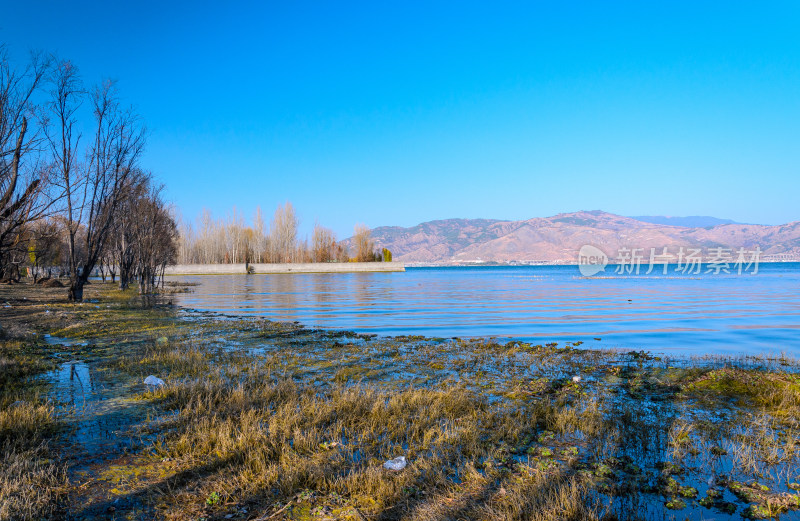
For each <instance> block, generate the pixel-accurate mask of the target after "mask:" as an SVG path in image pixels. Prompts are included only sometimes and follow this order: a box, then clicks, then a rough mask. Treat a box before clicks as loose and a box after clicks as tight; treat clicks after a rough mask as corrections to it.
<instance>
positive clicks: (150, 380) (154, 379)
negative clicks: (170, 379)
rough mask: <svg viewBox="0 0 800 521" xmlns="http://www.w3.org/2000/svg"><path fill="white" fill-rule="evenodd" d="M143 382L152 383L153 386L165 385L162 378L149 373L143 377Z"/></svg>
mask: <svg viewBox="0 0 800 521" xmlns="http://www.w3.org/2000/svg"><path fill="white" fill-rule="evenodd" d="M144 384H145V385H152V386H153V387H161V386H162V385H167V384H165V383H164V380H162V379H161V378H158V377H156V376H153V375H150V376H148V377H147V378H145V379H144Z"/></svg>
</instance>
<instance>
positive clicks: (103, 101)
mask: <svg viewBox="0 0 800 521" xmlns="http://www.w3.org/2000/svg"><path fill="white" fill-rule="evenodd" d="M52 85H53V87H52V92H51V101H50V103H49V109H50V110H49V116H50V117H51V118H52V119H50V118H48V119H47V121H46V125H45V129H46V132H45V134H46V137H47V142H48V144H49V147H50V150H51V152H52V154H53V158H54V160H55V165H56V167H57V169H58V176H57V177H58V184H59V186H60V187H61V189H62V190H63V193H64V200H65V208H64V215H65V221H66V228H67V236H68V247H69V277H70V288H69V298H70V300H72V301H75V302H79V301H81V300H82V299H83V286H84V284H86V281H87V280H88V278H89V276H90V275H91V272H92V270H93V269H94V268H95V266H96V265H97V263H98V261H99V259H100V257H101V255H102V254H103V252H104V250H105V246H106V241H107V240H108V236H109V231H110V229H111V226H112V224H113V217H114V212H115V211H116V209H117V206H118V204H119V202H120V200H121V199H122V197H123V192H124V188H125V186H126V181H127V179H128V177H129V176H130V175H131V173H132V172H134V171H135V170H136V167H137V165H138V161H139V158H140V156H141V153H142V150H143V148H144V142H145V131H144V128H143V126H142V125H141V123H140V120H139V117H138V116H137V115H136V114H135V113H134V112H133V111H132V110H130V109H124V108H122V107H121V106H120V102H119V99H118V98H117V93H116V88H115V85H114V83H113V82H110V81H106V82H104V83H103V84H102V85H100V86H99V87H97V88H95V89H94V90H93V91H92V92H91V93H90V94H88V95H87V93H86V92H85V91H84V89H83V87H82V83H81V80H80V77H79V75H78V70H77V68H76V67H75V66H74V65H72V64H71V63H70V62H68V61H63V62H60V63H58V64H57V66H56V67H55V73H54V75H53V80H52ZM87 98H88V100H89V102H90V104H91V109H92V113H93V116H94V127H95V128H94V135H93V136H92V140H91V142H90V143H89V144H88V150H87V152H86V158H85V161H84V162H83V163H81V162H80V161H79V158H78V155H79V150H80V149H79V145H80V140H81V133H80V130H79V128H78V117H77V111H78V109H79V108H80V106H81V104H82V103H83V102H84V101H85V100H86V99H87ZM81 229H83V230H84V233H82V234H79V233H78V232H79V230H81ZM79 238H81V239H82V240H83V241H85V242H84V248H83V249H84V251H85V256H83V257H79V252H80V250H81V248H80V247H79V246H78V245H77V244H76V241H77V240H78V239H79Z"/></svg>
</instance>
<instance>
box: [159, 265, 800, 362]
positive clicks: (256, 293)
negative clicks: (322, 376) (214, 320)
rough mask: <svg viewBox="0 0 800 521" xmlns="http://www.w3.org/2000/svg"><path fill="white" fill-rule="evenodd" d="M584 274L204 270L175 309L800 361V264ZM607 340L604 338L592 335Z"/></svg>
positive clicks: (382, 330) (548, 269)
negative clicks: (780, 355) (754, 270)
mask: <svg viewBox="0 0 800 521" xmlns="http://www.w3.org/2000/svg"><path fill="white" fill-rule="evenodd" d="M612 270H613V267H609V269H608V270H607V275H605V276H604V277H602V278H589V279H587V278H582V277H581V276H580V274H579V273H578V269H577V268H576V267H575V266H525V267H467V268H408V269H407V271H406V272H405V273H346V274H341V273H328V274H292V275H207V276H183V277H170V279H172V280H175V279H178V280H182V281H187V282H196V283H199V285H198V286H195V287H194V288H192V289H193V292H192V293H188V294H178V295H176V298H177V301H178V303H179V304H180V305H183V306H186V307H190V308H195V309H203V310H212V311H219V312H223V313H227V314H236V315H258V316H263V317H266V318H269V319H272V320H289V321H294V320H296V321H299V322H302V323H303V324H305V325H307V326H311V327H329V328H341V329H352V330H355V331H359V332H368V333H377V334H380V335H399V334H420V335H426V336H434V337H452V336H462V337H475V336H480V337H484V336H498V337H511V338H518V339H526V340H532V341H535V342H537V343H544V342H550V341H556V342H563V341H577V340H580V341H583V342H584V345H585V346H593V347H620V348H624V349H649V350H653V351H664V352H666V351H670V352H675V351H678V352H682V353H685V354H700V355H702V354H709V353H763V352H776V353H777V352H786V353H788V354H790V355H793V356H800V340H798V338H800V263H779V264H762V265H761V266H759V272H758V274H756V275H751V274H743V275H735V274H731V275H725V274H720V275H714V274H702V275H680V274H679V275H672V276H663V275H660V274H656V273H654V274H651V275H647V276H644V275H643V276H638V277H637V276H626V277H623V276H615V275H614V274H613V271H612ZM597 338H600V339H601V340H599V341H598V340H597Z"/></svg>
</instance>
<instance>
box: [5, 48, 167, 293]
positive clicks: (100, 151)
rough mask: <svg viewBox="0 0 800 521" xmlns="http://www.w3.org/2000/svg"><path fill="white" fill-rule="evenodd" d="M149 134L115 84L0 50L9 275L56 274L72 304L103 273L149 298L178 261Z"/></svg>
mask: <svg viewBox="0 0 800 521" xmlns="http://www.w3.org/2000/svg"><path fill="white" fill-rule="evenodd" d="M145 137H146V131H145V127H144V125H143V124H142V121H141V118H140V117H139V116H138V114H136V113H135V112H134V111H133V109H132V108H130V107H126V106H124V105H123V104H122V103H121V101H120V98H119V96H118V93H117V88H116V85H115V83H114V82H112V81H104V82H102V83H101V84H100V85H97V86H95V87H91V88H87V87H86V86H85V85H84V83H83V81H82V79H81V77H80V74H79V71H78V69H77V67H76V66H75V65H73V64H72V63H71V62H69V61H65V60H59V59H57V58H55V57H53V56H49V55H44V54H34V55H32V56H31V58H30V60H29V61H28V63H27V65H26V66H24V67H23V68H16V67H14V65H13V64H12V63H11V60H10V58H9V54H8V51H7V49H6V48H5V47H2V46H0V275H2V277H3V278H12V279H13V278H18V277H19V273H20V269H21V268H22V267H25V266H32V267H33V268H34V269H35V270H38V269H40V268H43V267H45V266H46V267H48V268H50V269H52V268H53V267H54V266H57V267H58V269H59V270H60V271H64V272H66V274H67V275H68V276H69V280H70V283H69V297H70V299H71V300H73V301H80V300H82V298H83V287H84V285H85V284H86V282H87V280H88V278H89V276H90V275H91V274H92V272H93V271H94V270H95V268H96V267H98V266H99V265H103V264H105V265H107V266H113V267H114V270H118V271H119V278H120V284H121V285H122V286H123V287H125V286H127V285H128V284H129V283H130V282H131V281H132V280H134V279H137V280H138V282H139V284H140V290H141V291H150V290H151V289H152V286H153V284H154V282H155V279H156V277H157V276H158V274H159V272H160V273H163V269H164V267H165V266H166V265H167V264H168V263H170V262H174V261H175V260H176V253H177V251H176V240H177V226H176V224H175V221H174V220H173V219H172V217H171V216H170V213H169V211H168V208H167V205H166V204H165V202H164V201H163V199H162V198H161V188H160V187H158V186H157V185H155V184H154V183H153V181H152V179H151V176H150V175H149V174H148V173H146V172H144V171H143V170H142V169H141V167H140V164H139V162H140V159H141V155H142V152H143V150H144V146H145Z"/></svg>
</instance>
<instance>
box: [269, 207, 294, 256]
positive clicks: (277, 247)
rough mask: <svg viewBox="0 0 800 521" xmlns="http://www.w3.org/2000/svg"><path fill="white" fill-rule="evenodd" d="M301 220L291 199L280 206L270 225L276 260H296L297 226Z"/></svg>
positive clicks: (271, 242)
mask: <svg viewBox="0 0 800 521" xmlns="http://www.w3.org/2000/svg"><path fill="white" fill-rule="evenodd" d="M298 225H299V220H298V219H297V215H296V214H295V211H294V206H292V203H290V202H289V201H286V204H284V205H283V206H278V208H277V209H276V210H275V216H274V217H273V219H272V226H271V227H270V244H271V246H272V249H273V258H274V262H294V261H295V259H296V257H297V255H296V251H297V227H298Z"/></svg>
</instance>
